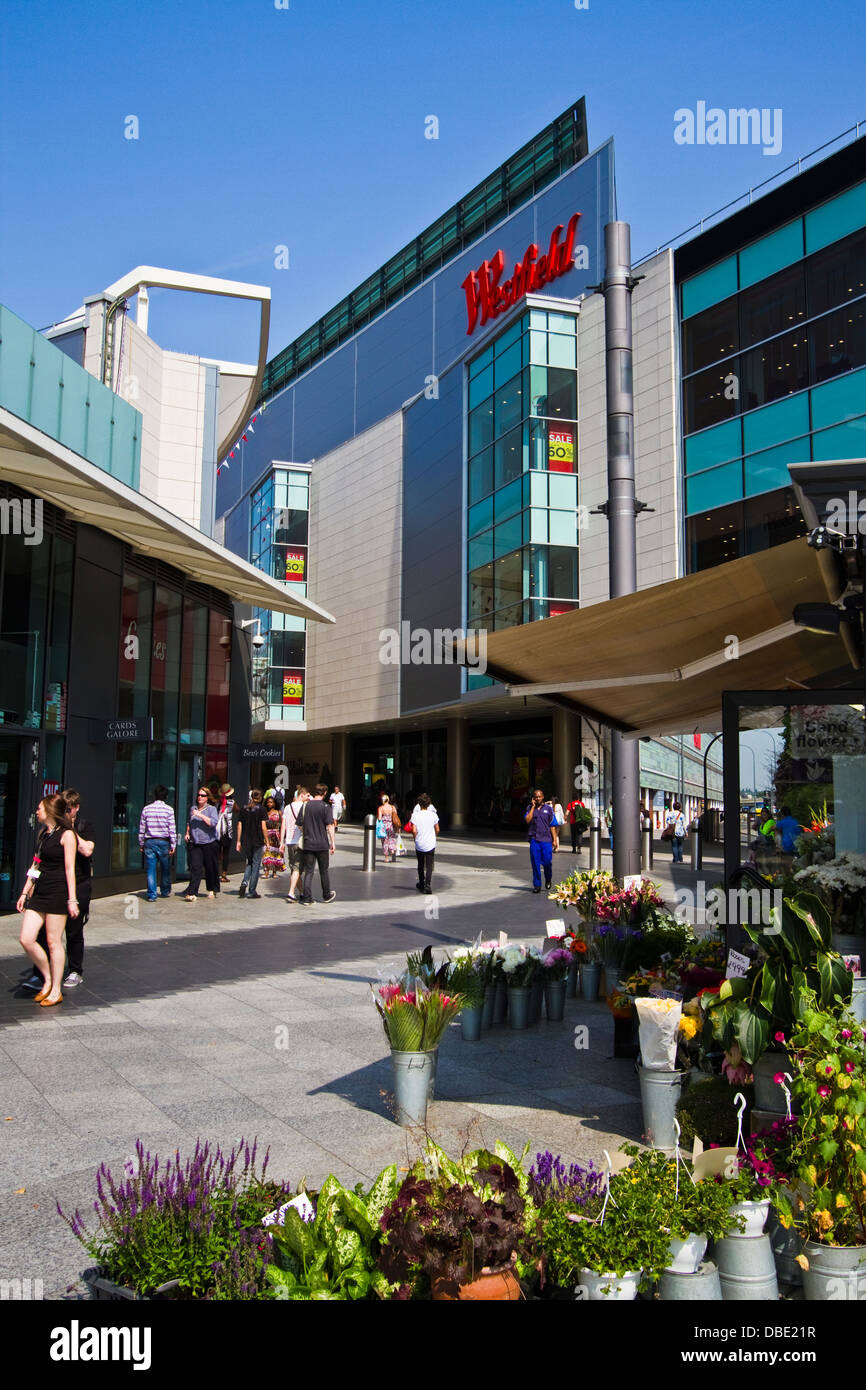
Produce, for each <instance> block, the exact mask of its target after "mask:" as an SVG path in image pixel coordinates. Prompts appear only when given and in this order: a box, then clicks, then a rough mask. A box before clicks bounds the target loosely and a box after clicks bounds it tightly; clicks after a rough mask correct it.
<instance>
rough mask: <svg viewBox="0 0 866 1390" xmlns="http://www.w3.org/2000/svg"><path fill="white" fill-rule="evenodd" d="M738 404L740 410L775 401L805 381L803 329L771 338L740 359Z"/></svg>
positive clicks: (800, 387)
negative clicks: (740, 373) (770, 340)
mask: <svg viewBox="0 0 866 1390" xmlns="http://www.w3.org/2000/svg"><path fill="white" fill-rule="evenodd" d="M740 361H741V363H742V373H743V375H742V380H741V382H740V403H741V405H742V407H743V409H744V410H751V409H752V407H753V406H757V405H765V404H767V402H769V401H777V400H779V399H780V398H781V397H782V396H787V395H789V394H790V393H791V392H792V391H799V390H801V389H802V387H804V386H808V384H809V361H808V352H807V349H806V332H805V329H802V328H800V329H797V330H796V331H795V332H794V333H786V334H785V335H784V336H783V337H781V338H774V339H773V340H772V342H769V343H765V344H764V346H763V347H759V348H755V349H754V350H753V351H752V352H746V353H744V354H743V356H742V358H741V359H740Z"/></svg>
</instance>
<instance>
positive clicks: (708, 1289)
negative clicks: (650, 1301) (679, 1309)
mask: <svg viewBox="0 0 866 1390" xmlns="http://www.w3.org/2000/svg"><path fill="white" fill-rule="evenodd" d="M659 1298H660V1299H661V1301H662V1303H698V1302H700V1303H720V1302H721V1298H722V1285H721V1282H720V1280H719V1271H718V1269H717V1268H716V1266H715V1265H714V1264H713V1262H712V1260H704V1262H703V1264H702V1265H699V1266H698V1268H697V1269H696V1270H695V1272H694V1273H693V1274H682V1273H679V1272H678V1271H677V1270H673V1269H666V1270H665V1272H664V1274H663V1275H662V1277H661V1279H660V1280H659Z"/></svg>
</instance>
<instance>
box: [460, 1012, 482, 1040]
mask: <svg viewBox="0 0 866 1390" xmlns="http://www.w3.org/2000/svg"><path fill="white" fill-rule="evenodd" d="M481 1014H482V1009H481V1008H480V1007H479V1008H477V1009H461V1010H460V1027H461V1028H462V1029H463V1041H464V1042H478V1039H479V1038H480V1037H481Z"/></svg>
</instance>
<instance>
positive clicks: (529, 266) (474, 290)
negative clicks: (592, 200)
mask: <svg viewBox="0 0 866 1390" xmlns="http://www.w3.org/2000/svg"><path fill="white" fill-rule="evenodd" d="M579 220H580V213H579V212H576V213H574V215H573V217H572V218H571V220H570V222H569V224H568V227H567V228H566V232H565V241H560V240H559V235H560V232H561V231H562V223H560V224H559V226H558V227H554V229H553V235H552V236H551V238H550V245H549V246H548V248H547V254H546V255H544V256H539V254H538V247H537V246H536V244H535V242H532V244H531V245H530V246H527V248H526V252H525V254H524V257H523V260H522V261H518V262H517V264H516V266H515V267H514V270H513V271H512V272H511V276H510V278H509V279H508V280H504V281H503V280H502V272H503V271H504V269H505V252H504V251H497V252H496V255H495V256H494V257H493V259H492V260H490V261H482V262H481V265H480V266H479V267H478V269H477V270H473V271H471V272H470V274H469V275H467V276H466V279H465V280H464V281H463V286H462V288H463V289H464V291H465V292H466V313H467V317H468V321H469V327H468V328H467V329H466V332H467V333H474V331H475V328H476V326H477V325H478V323H479V322H480V323H481V324H482V325H483V324H485V323H487V322H488V320H489V319H494V318H496V315H497V314H502V313H504V311H505V310H506V309H510V307H511V305H512V304H516V303H517V301H518V299H522V298H523V296H524V295H525V294H532V293H533V292H534V291H535V290H540V289H541V287H542V285H548V284H549V283H550V281H551V280H556V279H558V277H559V276H560V275H565V273H566V271H568V270H571V266H572V262H573V261H574V238H575V236H576V234H577V224H578V221H579ZM500 281H501V282H502V283H500Z"/></svg>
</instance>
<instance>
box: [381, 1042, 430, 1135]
mask: <svg viewBox="0 0 866 1390" xmlns="http://www.w3.org/2000/svg"><path fill="white" fill-rule="evenodd" d="M391 1066H392V1069H393V1073H394V1106H395V1109H396V1112H397V1115H396V1119H397V1123H398V1124H400V1125H423V1124H424V1121H425V1120H426V1119H427V1103H428V1101H429V1100H432V1098H433V1086H434V1083H435V1080H436V1049H435V1048H433V1049H432V1051H430V1052H397V1051H395V1050H394V1049H393V1048H392V1050H391Z"/></svg>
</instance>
